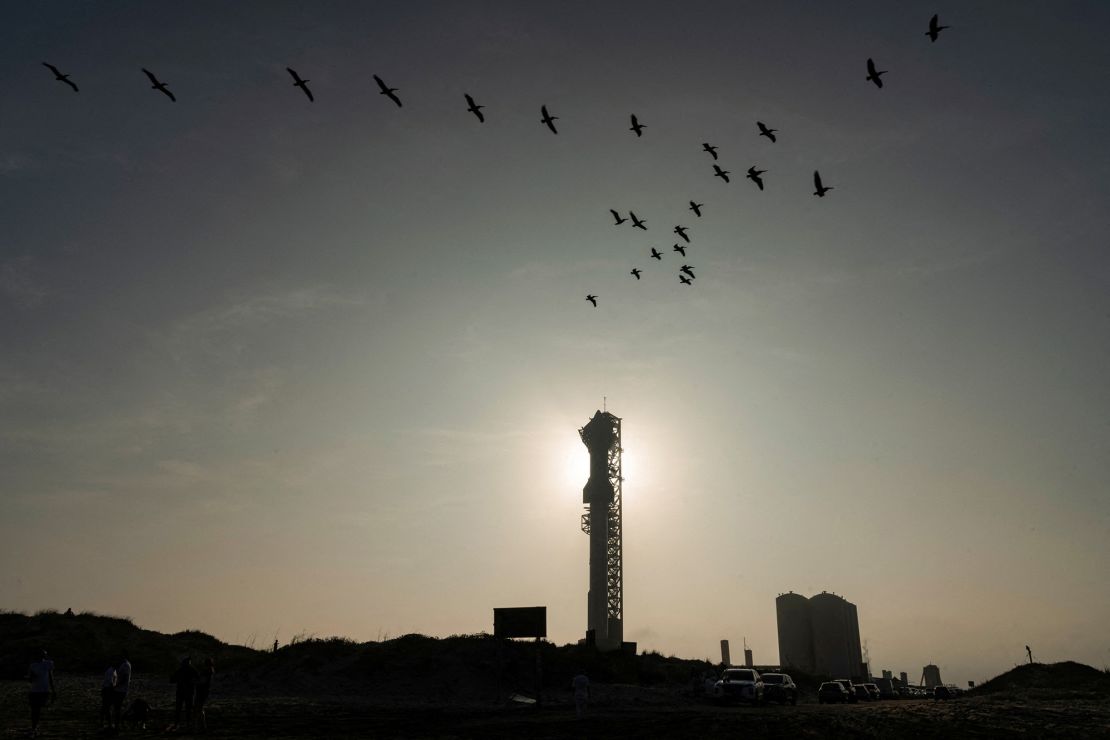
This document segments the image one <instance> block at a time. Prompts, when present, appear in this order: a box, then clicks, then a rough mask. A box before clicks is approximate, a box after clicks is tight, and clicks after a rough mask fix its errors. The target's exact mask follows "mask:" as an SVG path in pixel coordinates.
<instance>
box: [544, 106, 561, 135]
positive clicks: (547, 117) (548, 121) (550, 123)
mask: <svg viewBox="0 0 1110 740" xmlns="http://www.w3.org/2000/svg"><path fill="white" fill-rule="evenodd" d="M540 113H543V118H541V119H540V123H542V124H544V125H546V126H547V127H548V128H549V129H551V133H553V134H557V133H559V132H558V131H556V130H555V122H556V121H558V120H559V117H558V116H553V115H551V114H550V113H548V112H547V106H546V105H541V106H540Z"/></svg>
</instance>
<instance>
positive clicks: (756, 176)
mask: <svg viewBox="0 0 1110 740" xmlns="http://www.w3.org/2000/svg"><path fill="white" fill-rule="evenodd" d="M766 171H767V170H757V169H756V168H755V167H749V168H748V175H747V177H748V179H749V180H751V181H752V182H754V183H755V184H756V185H758V186H759V189H760V190H762V189H763V178H762V177H760V175H762V174H763V173H764V172H766Z"/></svg>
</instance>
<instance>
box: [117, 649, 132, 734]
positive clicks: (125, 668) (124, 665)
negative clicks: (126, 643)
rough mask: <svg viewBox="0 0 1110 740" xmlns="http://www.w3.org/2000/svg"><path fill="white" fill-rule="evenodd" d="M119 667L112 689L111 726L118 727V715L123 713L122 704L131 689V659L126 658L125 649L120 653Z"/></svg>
mask: <svg viewBox="0 0 1110 740" xmlns="http://www.w3.org/2000/svg"><path fill="white" fill-rule="evenodd" d="M120 658H121V660H120V663H119V668H117V669H116V685H115V688H114V689H112V727H114V728H115V729H117V730H118V729H119V728H120V726H121V725H120V715H121V714H123V705H124V703H126V702H127V694H128V693H129V692H130V691H131V661H130V660H128V658H127V651H126V650H125V651H123V652H122V653H121V654H120Z"/></svg>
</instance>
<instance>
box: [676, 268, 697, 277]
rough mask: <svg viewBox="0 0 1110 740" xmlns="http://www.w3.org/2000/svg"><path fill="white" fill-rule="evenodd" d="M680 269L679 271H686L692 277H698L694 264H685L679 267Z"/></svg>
mask: <svg viewBox="0 0 1110 740" xmlns="http://www.w3.org/2000/svg"><path fill="white" fill-rule="evenodd" d="M678 271H679V272H684V273H686V274H687V275H689V276H690V277H692V278H696V277H697V275H695V274H694V266H693V265H683V266H682V267H680V268H678Z"/></svg>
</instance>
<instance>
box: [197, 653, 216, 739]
mask: <svg viewBox="0 0 1110 740" xmlns="http://www.w3.org/2000/svg"><path fill="white" fill-rule="evenodd" d="M215 675H216V663H215V661H213V660H212V658H205V659H204V665H203V666H201V669H200V680H199V681H197V698H196V712H197V723H196V727H197V730H199V731H200V732H208V717H207V716H206V715H205V713H204V705H205V703H206V702H207V701H208V694H209V692H211V691H212V677H213V676H215Z"/></svg>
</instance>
